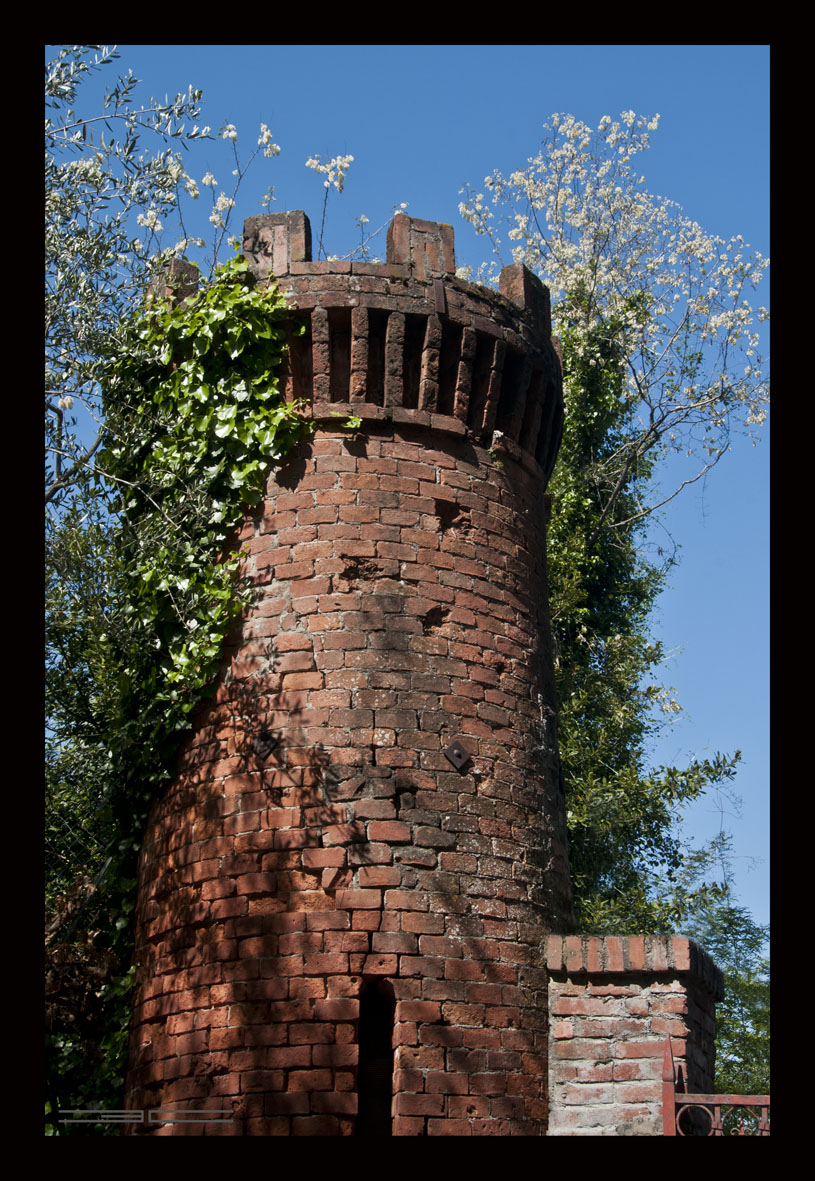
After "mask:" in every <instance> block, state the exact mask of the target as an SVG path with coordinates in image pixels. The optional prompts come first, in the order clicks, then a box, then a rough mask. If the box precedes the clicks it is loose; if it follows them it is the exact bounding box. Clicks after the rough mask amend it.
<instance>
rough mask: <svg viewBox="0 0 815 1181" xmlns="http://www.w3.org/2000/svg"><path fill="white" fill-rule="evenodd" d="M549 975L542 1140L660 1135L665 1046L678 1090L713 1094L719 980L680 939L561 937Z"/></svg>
mask: <svg viewBox="0 0 815 1181" xmlns="http://www.w3.org/2000/svg"><path fill="white" fill-rule="evenodd" d="M546 966H547V968H548V969H549V1018H550V1028H549V1105H550V1119H549V1131H548V1135H550V1136H661V1135H662V1082H661V1079H662V1059H663V1053H664V1050H665V1037H666V1034H669V1035H670V1037H671V1046H672V1050H673V1056H674V1062H675V1064H677V1065H679V1066H680V1067H681V1069H682V1073H683V1075H684V1077H685V1090H687V1091H692V1092H695V1093H707V1092H710V1091H712V1090H713V1070H714V1064H715V1062H714V1059H715V1046H714V1039H715V1034H716V1023H715V1005H716V1001H717V1000H721V999H722V997H723V987H722V974H721V972H720V971H719V969H718V968H717V967H716V965H715V964H714V963H713V961H712V960H711V959H710V957H709V956H708V955H707V953H706V952H705V951H703V950H702V948H701V947H699V946H698V945H697V944H695V943H694V942H693V941H692V940H690V939H686V938H684V937H680V936H669V935H668V936H666V935H645V936H643V935H628V936H624V937H622V936H611V935H607V936H602V937H601V936H582V937H581V936H561V935H551V936H549V937H548V938H547V940H546Z"/></svg>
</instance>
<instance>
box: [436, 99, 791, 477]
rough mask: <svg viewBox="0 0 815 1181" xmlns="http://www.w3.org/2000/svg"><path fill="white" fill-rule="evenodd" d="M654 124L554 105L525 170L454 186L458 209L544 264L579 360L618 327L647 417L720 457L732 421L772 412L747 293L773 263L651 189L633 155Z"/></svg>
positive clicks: (496, 243)
mask: <svg viewBox="0 0 815 1181" xmlns="http://www.w3.org/2000/svg"><path fill="white" fill-rule="evenodd" d="M658 124H659V116H658V115H655V116H653V117H652V118H646V117H643V116H637V115H636V114H635V113H634V112H633V111H625V112H623V114H622V115H621V116H620V119H619V120H617V121H612V119H611V118H610V116H608V115H604V116H603V118H602V119H601V120H600V122H599V124H598V126H597V128H596V129H592V128H591V127H589V126H588V125H587V124H585V123H583V122H581V121H580V120H578V119H576V118H575V117H574V116H572V115H558V114H555V115H553V116H552V117H551V121H550V122H549V123H547V124H545V125H544V130H545V132H546V136H545V138H544V140H543V144H542V147H541V150H540V151H539V152H538V154H537V155H536V156H534V157H530V158H529V159H528V160H527V164H526V166H525V167H524V168H521V169H518V170H516V171H514V172H511V173H510V174H509V175H508V176H504V175H503V174H502V173H501V172H494V173H493V174H492V175H491V176H488V177H487V178H486V179H485V181H484V191H481V192H478V191H475V190H472V189H470V188H469V187H466V188H464V189H462V194H463V195H465V197H466V199H465V200H464V201H462V203H461V204H460V206H459V209H460V212H461V214H462V216H463V217H464V218H465V220H467V221H469V222H470V223H471V224H472V225H473V226H474V227H475V229H476V232H477V233H479V234H485V235H487V236H488V237H489V238H490V240H491V241H492V243H493V247H494V251H495V253H496V255H498V257H499V258H500V257H501V249H500V235H501V233H502V232H503V233H504V234H505V235H506V238H508V240H509V242H510V243H511V252H512V261H515V262H523V263H525V264H526V265H527V266H528V267H529V268H530V269H531V270H533V271H535V272H536V273H537V274H539V275H540V277H541V279H542V280H543V282H544V283H545V284H546V285H547V286H548V287H549V290H550V292H551V295H552V300H553V319H554V320H555V324H554V331H555V332H558V331H561V332H563V331H564V330H565V329H566V328H567V327H568V330H569V331H570V339H571V341H572V344H573V347H574V348H575V351H576V355H577V356H578V357H581V356H582V357H583V358H584V359H585V360H586V361H587V363H588V364H589V365H592V364H595V365H596V364H599V363H600V361H599V360H598V356H596V355H595V354H596V353H597V344H598V340H602V339H603V334H604V333H608V334H613V337H614V341H615V343H616V344H618V345H619V346H621V352H622V354H623V355H624V357H625V360H626V364H627V368H628V374H627V382H628V398H629V400H630V403H631V405H632V407H636V408H638V411H639V415H640V420H641V421H642V422H643V424H646V425H647V424H648V423H649V422H651V423H653V422H654V421H655V420H658V421H659V422H660V423H661V424H662V425H663V426H664V427H665V429H664V430H663V431H662V435H661V437H662V439H663V440H664V442H665V444H666V445H668V446H669V447H671V448H673V449H676V450H679V449H680V448H683V449H689V451H690V452H692V451H694V450H698V451H700V452H702V453H704V454H706V455H707V456H710V457H714V461H715V458H717V457H718V455H720V454H721V453H722V452H723V451H724V450H726V448H727V441H728V430H729V428H730V427H731V426H732V425H735V424H737V423H738V425H740V426H742V427H746V428H747V430H748V433H751V434H752V433H753V432H752V429H751V428H753V427H755V426H758V425H760V424H761V423H762V422H763V421H764V419H765V417H766V413H767V405H768V401H769V382H768V379H767V378H766V376H765V374H764V372H763V369H762V364H763V362H762V361H761V359H760V358H759V356H758V347H759V335H758V332H757V331H756V325H757V324H758V323H759V322H761V321H763V320H765V319H766V318H767V312H766V309H764V308H758V309H754V308H753V307H752V305H751V303H750V300H749V299H748V298H747V296H748V294H749V292H750V291H752V290H753V289H755V288H756V287H757V285H758V284H759V282H760V281H761V279H762V278H763V276H764V274H765V271H766V269H767V267H768V265H769V261H768V260H767V259H765V258H763V257H762V256H761V254H759V253H757V252H752V253H751V252H750V251H749V250H748V248H747V247H746V245H745V243H744V241H743V239H742V238H741V237H740V236H738V237H735V238H732V239H731V240H730V241H725V240H724V239H722V238H720V237H718V236H716V235H714V234H709V233H707V232H706V231H704V230H703V229H702V227H701V226H700V225H698V224H697V223H696V222H694V221H692V220H691V219H690V218H688V217H686V216H685V215H684V214H683V212H682V210H681V209H680V207H679V206H678V205H676V204H675V203H674V202H672V201H669V200H667V199H665V198H662V197H658V196H654V195H653V194H651V193H650V192H648V190H647V189H646V188H645V178H644V176H642V175H641V174H640V173H639V171H638V170H637V169H636V168H635V166H634V165H635V163H636V158H637V157H638V156H639V155H640V154H641V153H643V152H644V151H645V150H646V149H647V148H648V146H649V143H650V136H649V132H652V131H656V130H657V127H658ZM502 262H503V259H502Z"/></svg>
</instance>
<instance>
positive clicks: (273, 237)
mask: <svg viewBox="0 0 815 1181" xmlns="http://www.w3.org/2000/svg"><path fill="white" fill-rule="evenodd" d="M246 232H247V247H246V248H247V252H248V254H249V256H250V258H251V259H252V261H253V266H255V268H256V271H257V273H258V274H259V275H260V277H261V278H264V277H266V276H268V275H270V274H272V273H275V272H277V273H278V274H281V277H282V280H283V283H284V285H285V286H286V287H287V288H289V289H290V290H291V291H292V293H293V295H294V298H295V301H296V305H297V309H298V310H297V313H296V315H297V316H299V317H300V319H301V321H302V322H304V323H305V324H306V329H307V330H306V334H305V336H303V337H299V338H293V345H292V353H291V358H290V364H289V366H288V369H287V373H286V375H285V382H286V389H287V396H289V397H292V398H294V397H298V398H305V399H306V400H307V401H308V402H309V404H310V412H311V413H312V415H313V416H314V418H315V420H316V421H317V429H316V431H315V434H314V436H313V439H312V440H311V441H310V442H309V443H308V444H306V445H303V446H302V447H301V448H300V450H299V451H298V452H297V453H296V454H293V455H291V456H290V457H289V458H288V460H287V462H286V463H285V465H284V466H283V467H282V468H281V469H280V470H279V471H277V472H276V473H275V474H274V476H273V477H271V478H270V479H269V482H268V487H267V494H266V498H265V501H264V502H263V504H261V505H259V506H258V507H257V509H256V510H255V511H254V513H253V514H252V516H251V518H248V519H247V521H246V524H245V526H244V528H243V530H242V532H241V543H242V545H243V547H244V550H245V552H246V558H245V564H244V574H245V577H246V579H247V580H248V582H249V583H250V584H251V585H252V586H253V588H254V590H255V592H256V594H255V599H254V605H253V607H252V609H251V610H249V611H248V612H247V615H246V617H245V619H244V620H243V621H242V624H241V627H240V630H239V632H236V634H235V635H234V636H233V637H232V640H231V643H230V646H229V649H228V651H227V653H226V659H225V664H224V671H223V676H222V678H221V681H220V684H219V686H218V689H217V692H216V694H215V696H214V697H213V698H212V700H211V701H210V702H209V703H208V704H207V705H206V707H205V708H203V709H201V710H200V711H199V714H198V716H197V720H196V725H195V728H194V730H193V732H192V733H191V735H190V736H189V738H188V739H187V741H186V742H185V744H184V747H183V750H182V751H181V754H180V760H179V776H178V778H177V780H176V781H175V782H174V784H173V785H172V786H171V788H170V789H169V790H168V791H167V792H166V794H165V795H164V796H163V798H162V799H161V800H160V801H159V802H158V803H157V805H156V806H155V807H154V809H153V811H152V814H151V817H150V821H149V825H148V829H147V833H146V837H145V841H144V847H143V852H142V859H141V884H140V901H139V911H138V929H137V958H138V961H139V964H140V967H139V973H140V982H141V983H140V989H139V994H138V997H137V1003H136V1009H135V1019H134V1027H133V1038H132V1057H131V1070H130V1078H129V1093H128V1102H129V1103H130V1104H131V1105H132V1106H137V1107H154V1106H164V1107H172V1106H173V1105H174V1104H182V1103H187V1104H188V1105H189V1104H191V1103H193V1102H194V1103H195V1104H198V1105H200V1106H205V1107H210V1108H213V1109H214V1108H224V1109H227V1110H231V1111H232V1112H233V1116H234V1118H233V1119H232V1121H231V1122H228V1123H227V1124H222V1125H219V1126H217V1127H215V1126H214V1125H213V1126H208V1125H197V1134H206V1135H210V1134H212V1135H215V1134H217V1135H230V1134H232V1135H234V1134H248V1135H253V1134H265V1135H280V1134H283V1135H345V1134H349V1133H351V1132H352V1131H353V1126H354V1123H353V1121H354V1116H355V1114H356V1110H357V1108H356V1102H357V1094H356V1073H355V1072H356V1064H357V1058H358V1053H357V1025H356V1023H357V1021H358V1017H359V996H360V989H361V986H362V984H363V981H364V980H367V979H380V978H385V979H387V980H388V981H390V983H391V985H392V986H393V990H394V994H395V998H396V1009H395V1022H394V1037H393V1044H394V1047H395V1049H394V1070H395V1076H394V1078H395V1088H394V1103H393V1115H394V1121H393V1131H394V1134H397V1135H400V1134H401V1135H513V1134H524V1135H530V1134H531V1135H540V1134H542V1133H543V1132H544V1131H545V1128H546V1118H547V1053H548V1031H547V976H546V972H545V965H544V960H543V950H542V949H543V940H544V938H545V936H546V934H547V932H552V931H558V930H568V929H569V927H570V925H571V899H570V883H569V876H568V864H567V855H566V846H565V823H564V816H563V800H562V794H561V792H560V788H559V782H558V753H557V747H556V739H555V725H554V722H555V714H554V692H553V684H552V656H551V650H550V641H549V625H548V616H547V597H548V595H547V581H546V559H545V553H546V543H545V526H546V521H545V510H544V489H545V484H546V475H547V471H548V470H549V469H550V468H551V463H552V462H553V460H554V454H555V451H556V447H557V436H558V423H559V421H560V415H561V414H562V409H561V400H560V388H559V380H560V378H559V367H558V363H557V359H556V356H555V353H554V350H553V349H552V346H551V343H550V341H549V336H548V332H549V324H548V296H547V295H546V292H545V291H544V289H543V288H541V287H540V284H538V282H537V280H535V279H534V278H533V277H532V276H531V275H529V274H528V272H522V271H518V268H509V270H510V271H511V272H512V273H511V274H510V275H508V276H507V281H506V283H505V284H504V286H505V288H506V290H507V292H508V293H509V297H507V295H502V294H497V293H493V292H487V291H485V290H484V289H482V288H478V287H475V286H474V285H472V284H468V283H464V282H461V281H459V280H456V279H455V278H454V258H453V242H452V231H451V230H450V228H449V227H444V226H438V225H435V223H428V222H420V221H416V220H415V219H408V218H404V217H401V216H400V217H397V219H396V221H395V224H394V227H393V233H392V234H391V237H390V239H389V254H388V263H387V264H386V265H382V266H372V265H371V264H364V265H363V264H356V263H352V264H345V265H344V266H340V265H335V264H331V265H330V266H326V264H324V263H313V262H311V261H310V259H309V252H308V248H307V240H308V232H307V225H305V224H304V222H303V219H302V216H301V215H297V214H285V215H273V217H272V218H271V220H265V219H263V218H261V219H250V221H249V222H248V223H247V231H246ZM516 272H517V273H516ZM513 299H514V300H516V301H517V302H515V303H513V302H511V300H513ZM337 411H339V412H340V413H341V414H345V413H346V412H350V413H354V414H357V415H359V416H360V417H361V418H362V419H363V429H362V430H361V431H360V432H359V433H358V434H356V435H355V434H349V432H348V431H346V430H344V429H343V428H342V426H341V422H340V420H338V419H336V418H335V417H332V413H334V412H337ZM541 424H543V426H541ZM493 428H495V433H493ZM270 736H271V739H273V741H272V742H271V744H270V745H269V744H268V742H267V745H266V746H264V745H263V741H262V740H263V739H264V738H266V739H267V740H268V739H269V737H270ZM454 741H456V742H458V743H460V744H461V746H462V747H464V748H465V750H466V752H467V755H468V758H467V761H466V762H465V764H464V765H463V766H461V767H456V766H455V765H454V764H453V763H452V762H451V761H450V760H449V759H448V757H447V756H446V755H445V753H444V752H445V749H446V748H448V747H449V745H450V744H451V743H452V742H454ZM569 954H572V953H569ZM604 1012H605V1010H604ZM601 1015H602V1014H598V1016H601ZM578 1019H579V1020H584V1018H583V1017H582V1016H581V1017H580V1018H578V1017H577V1016H576V1015H575V1017H570V1020H578ZM672 1019H673V1018H672V1017H670V1018H669V1017H668V1015H667V1014H666V1020H672ZM558 1022H559V1024H558V1026H557V1028H558V1029H560V1030H561V1031H563V1030H565V1028H566V1025H565V1024H564V1022H563V1021H561V1019H560V1016H559V1015H558ZM558 1044H560V1043H558ZM574 1085H575V1086H577V1085H578V1084H577V1083H575V1084H574ZM627 1085H628V1084H627ZM630 1085H631V1086H640V1085H641V1081H640V1076H632V1079H631V1083H630ZM175 1128H176V1130H175V1131H173V1126H172V1125H171V1126H170V1131H169V1132H168V1130H167V1125H163V1126H162V1128H161V1131H160V1132H157V1133H156V1134H165V1135H166V1134H195V1133H192V1132H190V1131H189V1128H185V1129H184V1130H183V1132H182V1131H181V1130H180V1129H181V1125H176V1126H175ZM143 1130H145V1131H148V1130H149V1128H148V1127H147V1126H145V1129H143Z"/></svg>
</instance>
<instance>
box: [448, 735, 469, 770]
mask: <svg viewBox="0 0 815 1181" xmlns="http://www.w3.org/2000/svg"><path fill="white" fill-rule="evenodd" d="M444 757H445V758H446V759H447V760H448V761H449V762H451V763H452V764H453V766H454V767H455V769H456V770H457V771H460V770H461V768H462V767H464V766H465V765H466V764H467V763H469V761H470V752H469V751H468V750H466V749H465V748H464V747H463V746H462V745H461V743H460V742H451V743H450V745H449V746H448V747H445V749H444Z"/></svg>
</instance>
